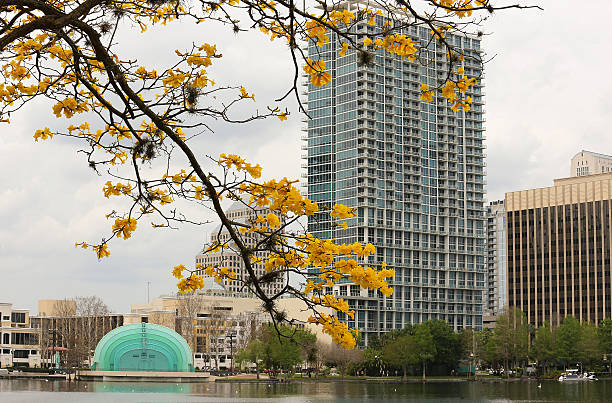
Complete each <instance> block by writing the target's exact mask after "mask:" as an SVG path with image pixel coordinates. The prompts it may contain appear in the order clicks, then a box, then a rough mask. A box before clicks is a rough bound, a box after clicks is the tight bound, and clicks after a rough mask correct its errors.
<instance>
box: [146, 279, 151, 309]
mask: <svg viewBox="0 0 612 403" xmlns="http://www.w3.org/2000/svg"><path fill="white" fill-rule="evenodd" d="M150 286H151V282H150V281H147V304H148V303H149V302H151V301H150V300H149V287H150Z"/></svg>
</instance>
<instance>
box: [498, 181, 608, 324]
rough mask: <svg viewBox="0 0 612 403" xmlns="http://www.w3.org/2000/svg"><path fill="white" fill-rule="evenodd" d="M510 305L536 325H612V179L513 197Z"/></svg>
mask: <svg viewBox="0 0 612 403" xmlns="http://www.w3.org/2000/svg"><path fill="white" fill-rule="evenodd" d="M505 204H506V211H507V220H508V221H507V229H508V234H507V236H508V303H509V305H510V306H511V307H518V308H520V309H522V310H523V311H525V312H526V313H527V318H528V320H529V322H530V323H532V324H534V325H536V326H539V325H541V324H542V323H543V322H544V321H550V322H551V323H552V324H553V325H554V326H557V325H559V324H560V323H561V321H562V320H563V318H564V317H565V316H567V315H572V316H574V317H576V318H577V319H578V320H580V321H591V322H595V323H598V322H599V321H601V320H602V319H604V318H611V317H612V289H611V284H610V250H611V246H612V234H611V232H610V230H611V228H610V224H611V223H612V173H604V174H591V175H588V176H580V177H570V178H564V179H556V180H555V181H554V185H553V186H552V187H547V188H539V189H530V190H522V191H518V192H511V193H506V200H505Z"/></svg>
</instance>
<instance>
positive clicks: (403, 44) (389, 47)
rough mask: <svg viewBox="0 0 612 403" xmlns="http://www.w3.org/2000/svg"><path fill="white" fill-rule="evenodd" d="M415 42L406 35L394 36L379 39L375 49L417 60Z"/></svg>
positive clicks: (375, 43)
mask: <svg viewBox="0 0 612 403" xmlns="http://www.w3.org/2000/svg"><path fill="white" fill-rule="evenodd" d="M414 44H415V42H414V41H413V40H412V39H410V38H408V37H407V36H406V35H401V34H393V35H387V36H385V37H384V38H378V39H376V40H375V41H374V48H376V49H384V50H386V51H387V52H389V53H392V54H394V55H398V56H401V57H407V58H408V59H409V60H411V61H414V60H415V56H414V55H415V54H416V52H417V49H416V47H415V46H414Z"/></svg>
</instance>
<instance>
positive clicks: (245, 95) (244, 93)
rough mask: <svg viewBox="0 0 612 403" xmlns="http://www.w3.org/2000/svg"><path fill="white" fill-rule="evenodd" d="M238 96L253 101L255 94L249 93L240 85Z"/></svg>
mask: <svg viewBox="0 0 612 403" xmlns="http://www.w3.org/2000/svg"><path fill="white" fill-rule="evenodd" d="M240 98H251V99H252V100H253V101H255V94H250V95H249V93H248V92H247V90H246V88H244V87H240Z"/></svg>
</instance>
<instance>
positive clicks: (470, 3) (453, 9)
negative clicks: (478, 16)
mask: <svg viewBox="0 0 612 403" xmlns="http://www.w3.org/2000/svg"><path fill="white" fill-rule="evenodd" d="M438 4H439V5H440V6H441V7H443V8H444V9H445V11H446V12H447V13H449V14H450V13H454V14H455V15H456V16H457V17H459V18H464V17H470V16H471V15H472V12H473V11H474V9H475V8H478V7H486V6H487V4H488V0H438Z"/></svg>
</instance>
